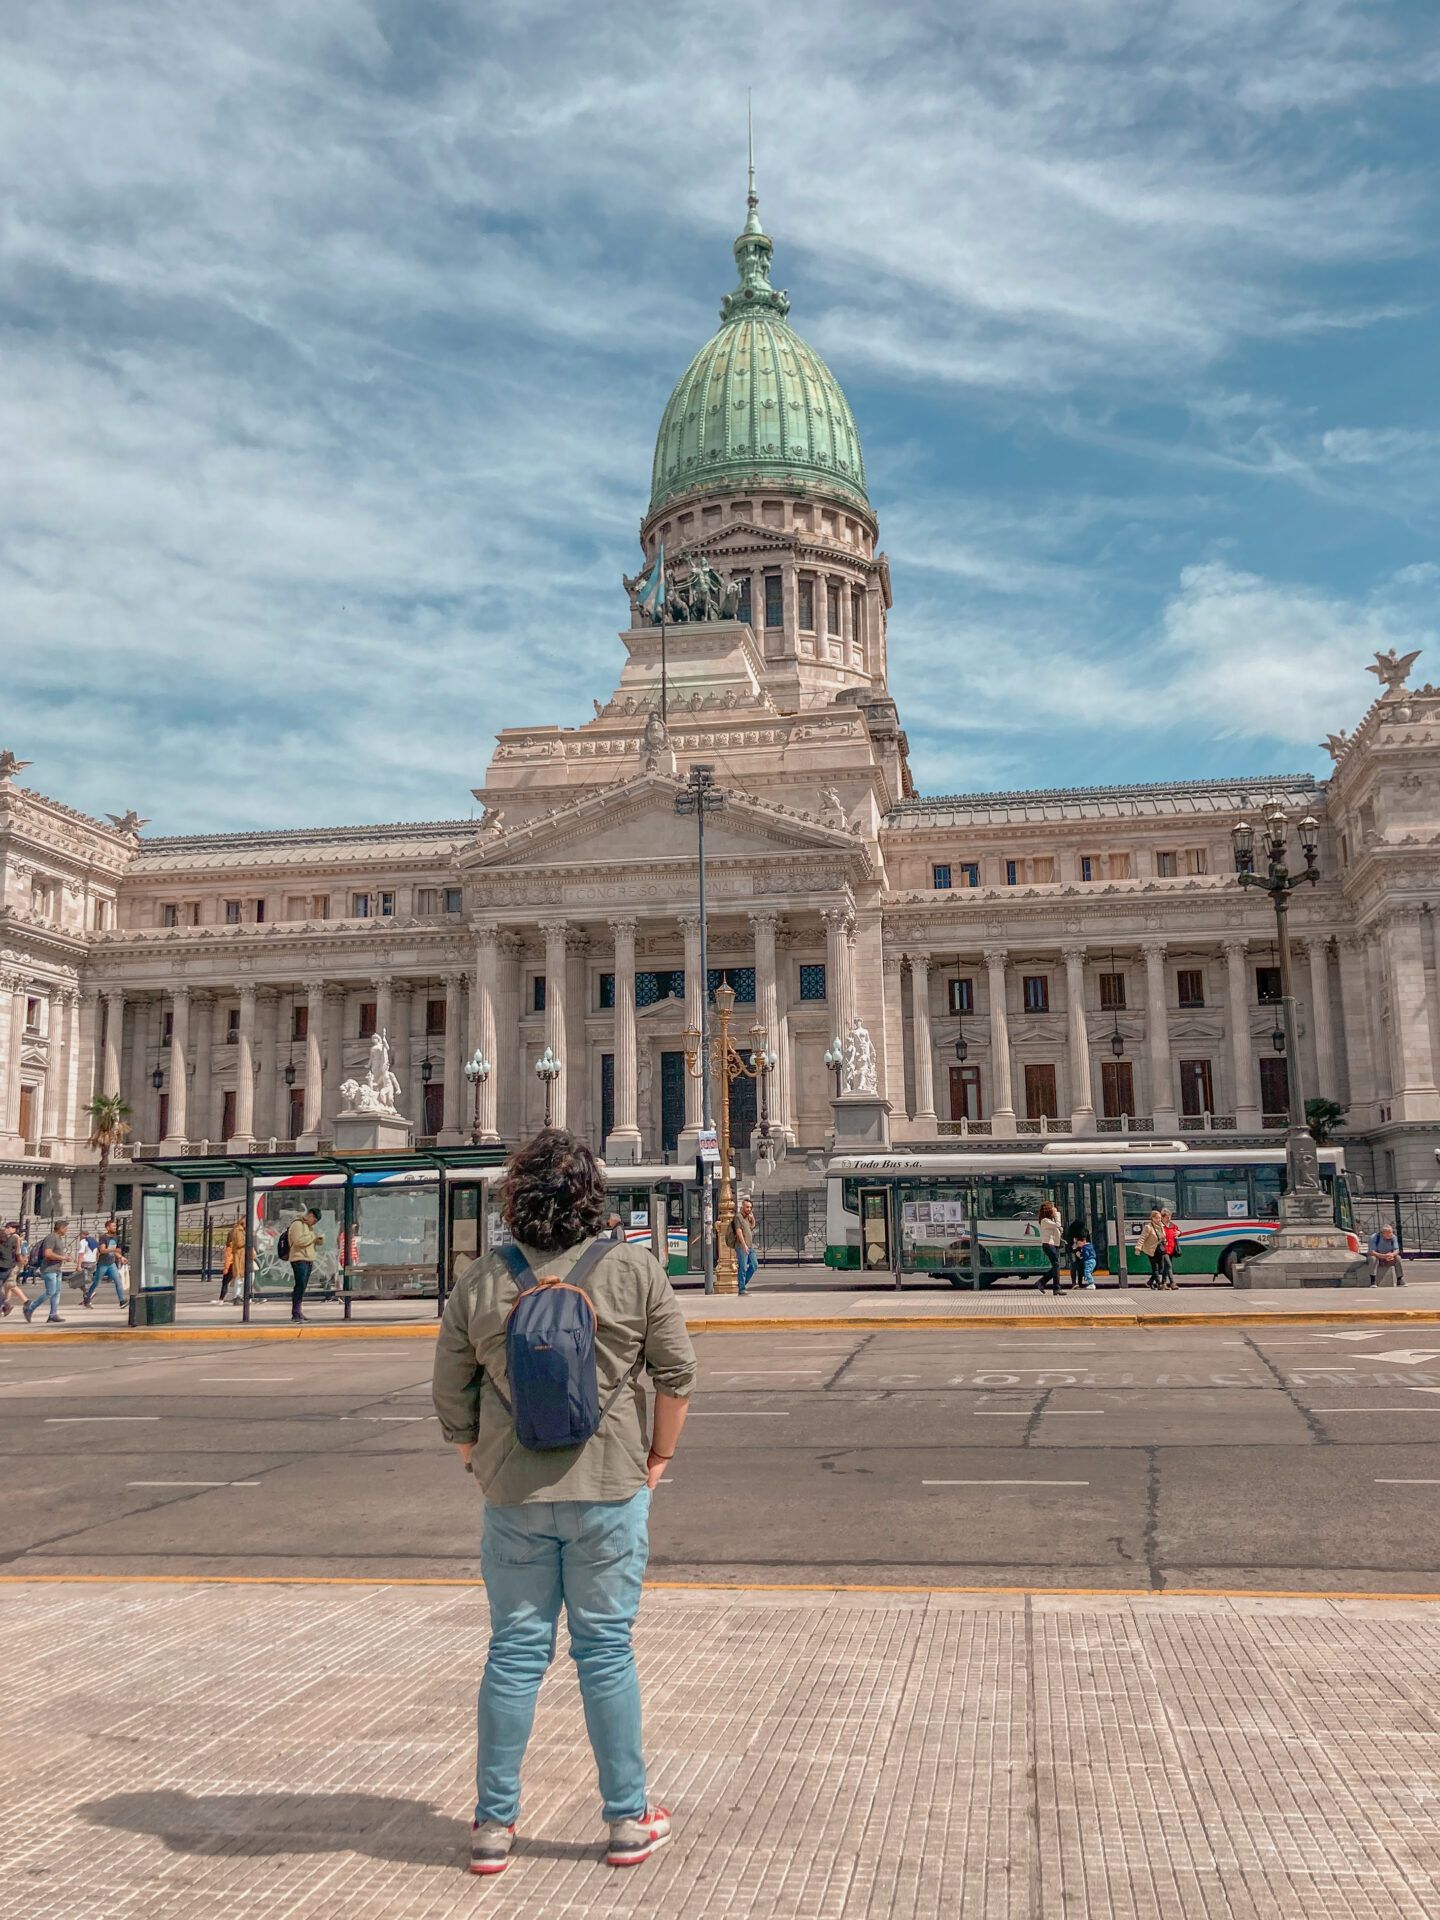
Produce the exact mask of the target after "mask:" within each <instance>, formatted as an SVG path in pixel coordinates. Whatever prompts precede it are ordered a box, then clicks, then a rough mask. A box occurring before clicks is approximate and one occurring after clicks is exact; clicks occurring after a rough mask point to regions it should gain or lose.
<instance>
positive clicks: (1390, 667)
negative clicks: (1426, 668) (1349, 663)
mask: <svg viewBox="0 0 1440 1920" xmlns="http://www.w3.org/2000/svg"><path fill="white" fill-rule="evenodd" d="M1423 651H1424V649H1423V648H1421V647H1416V649H1415V651H1414V652H1413V653H1400V654H1397V653H1396V651H1395V649H1394V648H1393V647H1392V648H1391V649H1390V651H1389V652H1388V653H1377V654H1376V656H1375V664H1374V666H1373V667H1366V669H1365V671H1366V673H1373V674H1374V676H1375V678H1376V679H1377V680H1378V681H1379V682H1380V683H1381V685H1382V686H1383V687H1384V689H1385V691H1386V692H1387V693H1399V692H1400V691H1401V689H1402V688H1403V687H1404V685H1405V680H1406V677H1407V675H1408V674H1409V672H1410V669H1411V667H1413V666H1414V664H1415V662H1416V661H1417V660H1418V659H1419V658H1420V655H1421V653H1422V652H1423Z"/></svg>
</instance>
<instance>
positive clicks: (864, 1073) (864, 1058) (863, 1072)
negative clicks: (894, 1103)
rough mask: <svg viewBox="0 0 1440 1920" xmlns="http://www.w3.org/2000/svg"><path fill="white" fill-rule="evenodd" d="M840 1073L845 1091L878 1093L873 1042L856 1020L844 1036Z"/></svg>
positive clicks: (860, 1022)
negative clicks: (843, 1055) (843, 1051)
mask: <svg viewBox="0 0 1440 1920" xmlns="http://www.w3.org/2000/svg"><path fill="white" fill-rule="evenodd" d="M841 1075H842V1079H843V1084H844V1088H845V1091H846V1093H878V1092H879V1089H880V1082H879V1078H878V1063H877V1061H876V1058H875V1042H874V1041H873V1040H872V1039H871V1038H870V1035H869V1034H868V1033H867V1032H866V1030H865V1025H864V1022H863V1021H860V1020H857V1021H856V1022H855V1024H854V1025H853V1026H852V1027H851V1029H850V1031H849V1033H847V1034H846V1036H845V1058H844V1061H843V1063H842V1066H841Z"/></svg>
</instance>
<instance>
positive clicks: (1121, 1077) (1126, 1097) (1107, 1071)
mask: <svg viewBox="0 0 1440 1920" xmlns="http://www.w3.org/2000/svg"><path fill="white" fill-rule="evenodd" d="M1100 1100H1101V1104H1102V1105H1103V1107H1104V1109H1105V1118H1106V1119H1107V1120H1118V1119H1120V1117H1121V1116H1122V1115H1123V1114H1128V1115H1129V1116H1130V1118H1131V1119H1132V1120H1133V1119H1134V1117H1135V1075H1134V1072H1133V1070H1132V1068H1131V1065H1130V1062H1129V1061H1128V1060H1102V1061H1101V1063H1100Z"/></svg>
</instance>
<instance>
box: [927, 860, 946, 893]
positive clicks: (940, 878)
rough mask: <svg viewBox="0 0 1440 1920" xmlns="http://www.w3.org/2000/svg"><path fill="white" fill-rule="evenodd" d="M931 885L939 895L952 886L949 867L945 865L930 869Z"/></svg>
mask: <svg viewBox="0 0 1440 1920" xmlns="http://www.w3.org/2000/svg"><path fill="white" fill-rule="evenodd" d="M930 884H931V886H932V887H933V888H934V889H935V891H936V892H937V893H943V892H944V891H945V889H946V888H947V887H948V886H949V885H950V869H949V867H948V866H943V865H942V866H936V867H932V868H931V869H930Z"/></svg>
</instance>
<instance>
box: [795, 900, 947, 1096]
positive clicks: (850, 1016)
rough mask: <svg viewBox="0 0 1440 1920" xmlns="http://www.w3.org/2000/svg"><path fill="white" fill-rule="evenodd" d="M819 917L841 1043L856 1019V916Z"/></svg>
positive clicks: (845, 911)
mask: <svg viewBox="0 0 1440 1920" xmlns="http://www.w3.org/2000/svg"><path fill="white" fill-rule="evenodd" d="M820 918H821V919H822V920H823V921H824V922H825V993H826V997H827V999H828V1000H829V1002H830V1020H831V1025H832V1027H833V1029H834V1031H833V1034H832V1038H834V1039H837V1040H843V1039H844V1038H845V1036H846V1034H847V1033H849V1031H850V1028H851V1025H852V1024H853V1022H854V1019H855V1000H854V995H853V993H852V992H851V984H850V943H851V940H852V938H853V936H854V932H855V916H854V914H853V913H852V912H851V911H850V909H849V907H822V908H821V909H820ZM931 1104H932V1105H933V1104H934V1103H933V1101H932V1103H931Z"/></svg>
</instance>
